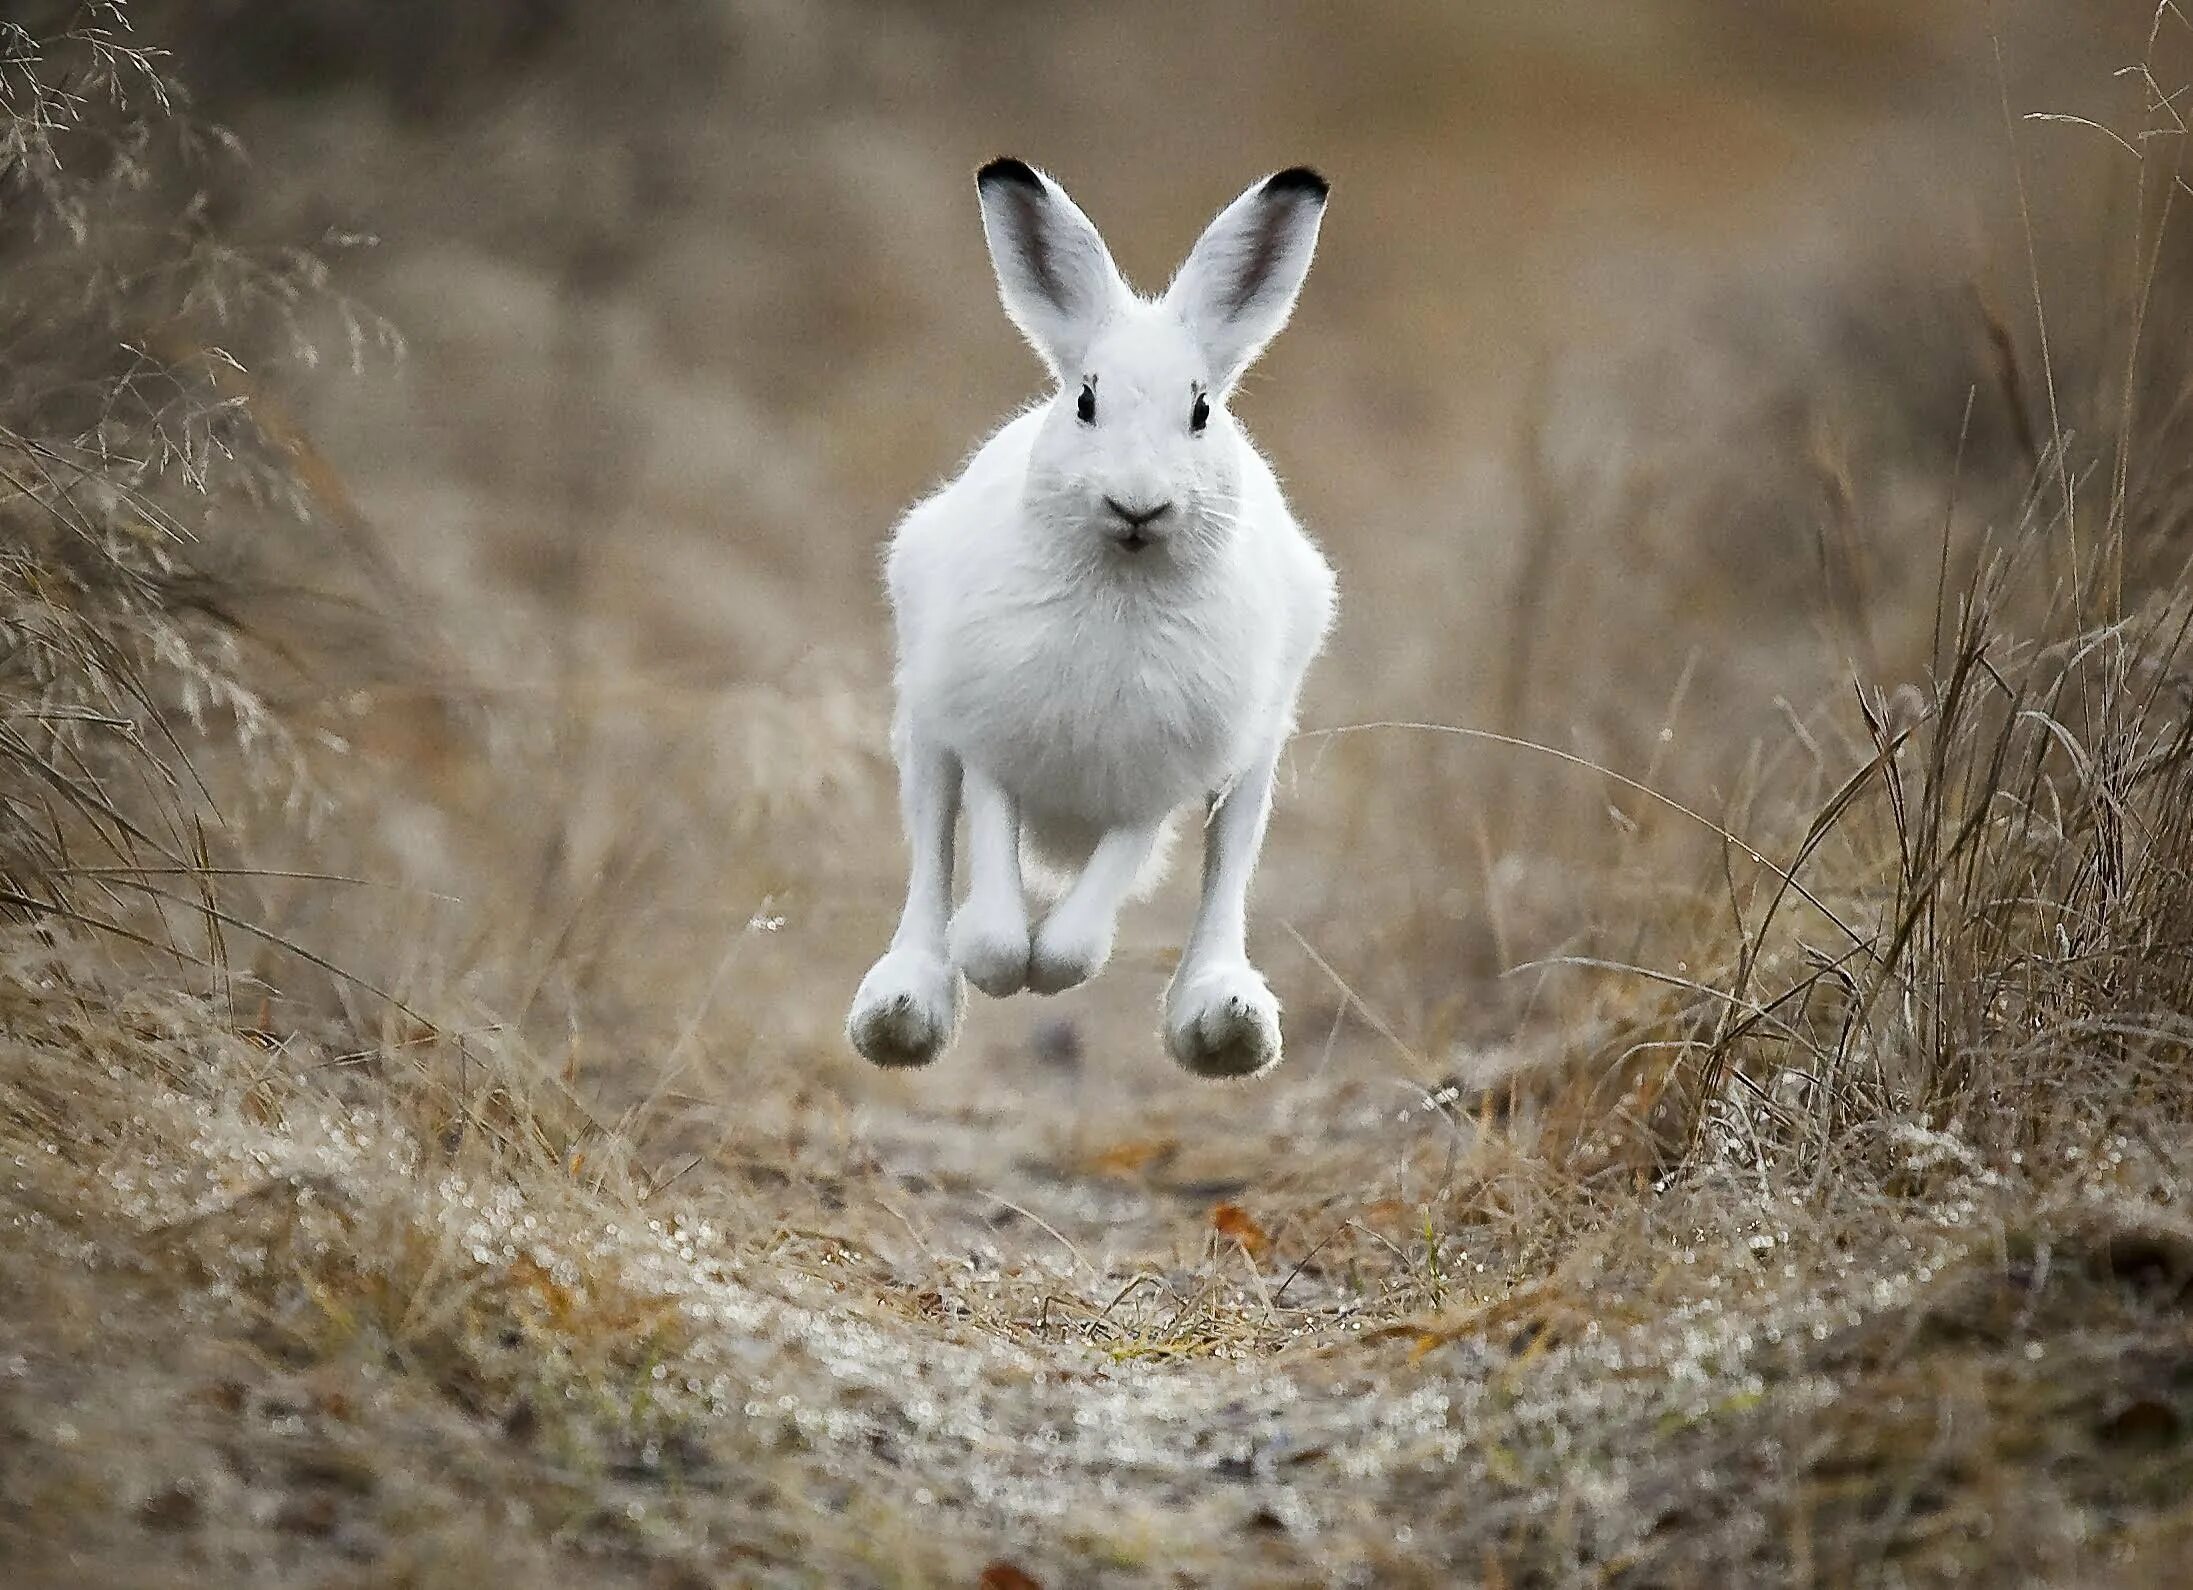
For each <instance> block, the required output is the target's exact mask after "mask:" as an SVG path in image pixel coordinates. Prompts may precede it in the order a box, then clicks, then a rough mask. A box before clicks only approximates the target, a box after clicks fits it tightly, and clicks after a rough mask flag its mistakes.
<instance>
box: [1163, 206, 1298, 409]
mask: <svg viewBox="0 0 2193 1590" xmlns="http://www.w3.org/2000/svg"><path fill="white" fill-rule="evenodd" d="M1330 191H1331V190H1330V188H1329V187H1328V185H1327V184H1326V181H1325V179H1324V178H1323V177H1321V176H1319V175H1318V174H1317V173H1316V172H1314V171H1312V170H1310V168H1309V167H1307V166H1292V167H1289V168H1288V169H1287V170H1285V171H1280V172H1275V173H1274V174H1273V175H1271V176H1268V177H1266V178H1265V179H1264V180H1263V181H1262V182H1259V183H1258V184H1256V186H1254V187H1252V188H1251V189H1249V191H1248V192H1246V193H1244V194H1243V195H1242V196H1241V197H1240V198H1238V199H1236V200H1234V202H1233V203H1231V204H1229V205H1227V206H1226V208H1225V209H1223V210H1221V211H1219V212H1218V219H1216V220H1215V221H1213V222H1212V223H1211V224H1210V226H1209V227H1208V228H1207V229H1206V230H1205V231H1204V234H1203V236H1202V237H1200V238H1198V239H1197V240H1196V246H1195V247H1194V248H1193V249H1192V250H1190V251H1189V254H1188V260H1187V263H1186V264H1184V265H1182V266H1181V267H1180V274H1179V275H1178V276H1175V277H1174V278H1173V285H1172V286H1171V287H1169V288H1167V289H1166V292H1165V302H1166V303H1167V304H1168V305H1170V306H1171V307H1172V308H1173V309H1174V310H1175V311H1176V312H1177V313H1178V314H1179V315H1180V318H1181V319H1182V320H1183V321H1185V322H1186V323H1187V326H1188V329H1189V331H1190V332H1192V333H1193V334H1194V335H1195V337H1196V338H1197V340H1198V341H1200V342H1201V343H1202V344H1203V352H1204V356H1205V357H1206V358H1207V359H1209V360H1210V363H1211V377H1212V379H1213V380H1214V381H1215V382H1216V383H1217V385H1218V387H1219V389H1220V390H1221V391H1224V390H1225V389H1226V388H1228V387H1231V386H1232V385H1233V384H1234V382H1235V381H1237V380H1239V379H1240V377H1241V372H1242V371H1244V370H1246V369H1248V367H1249V366H1250V364H1251V363H1253V362H1254V361H1255V359H1256V356H1257V355H1258V354H1260V353H1262V352H1263V351H1264V345H1265V344H1266V343H1268V342H1270V341H1271V340H1272V338H1274V337H1276V336H1277V335H1279V328H1280V327H1282V326H1284V325H1285V324H1286V323H1287V316H1288V315H1289V314H1291V313H1292V312H1293V311H1294V301H1295V295H1296V294H1297V293H1299V292H1300V291H1301V290H1302V278H1303V277H1304V276H1306V275H1307V274H1308V273H1309V269H1310V255H1311V254H1312V253H1313V252H1314V251H1315V250H1316V248H1317V224H1318V222H1319V221H1320V220H1322V219H1323V218H1324V215H1325V195H1326V194H1327V193H1328V192H1330Z"/></svg>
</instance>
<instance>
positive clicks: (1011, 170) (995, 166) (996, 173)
mask: <svg viewBox="0 0 2193 1590" xmlns="http://www.w3.org/2000/svg"><path fill="white" fill-rule="evenodd" d="M999 182H1014V183H1018V184H1019V185H1020V186H1021V187H1024V188H1040V187H1042V186H1043V179H1042V178H1041V177H1039V176H1037V175H1036V168H1035V167H1034V166H1031V165H1030V164H1028V162H1027V161H1025V160H1015V159H1014V158H1013V157H1012V156H1011V155H1000V156H998V158H997V159H995V160H993V161H991V162H990V163H989V164H988V165H986V166H984V167H983V168H982V169H981V170H980V171H978V172H976V173H975V186H976V187H978V188H987V187H989V186H991V185H992V184H993V183H999Z"/></svg>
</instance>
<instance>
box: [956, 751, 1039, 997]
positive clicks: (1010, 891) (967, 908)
mask: <svg viewBox="0 0 2193 1590" xmlns="http://www.w3.org/2000/svg"><path fill="white" fill-rule="evenodd" d="M961 776H962V779H963V780H964V783H963V786H962V787H963V790H964V793H965V795H966V801H967V899H966V900H965V902H964V903H962V904H961V906H960V908H959V910H958V911H957V912H955V913H954V914H953V917H952V930H951V937H950V947H951V952H952V964H953V965H954V966H957V967H958V968H959V969H960V970H961V971H962V972H964V973H966V975H967V981H969V982H970V983H973V984H974V985H975V986H976V987H977V988H979V989H981V990H982V991H983V992H984V993H985V994H988V995H989V996H990V997H991V998H993V999H1003V998H1005V997H1006V996H1007V995H1008V994H1017V993H1019V992H1020V991H1021V990H1022V989H1023V988H1026V987H1027V986H1028V897H1027V895H1026V893H1025V892H1024V891H1023V889H1022V887H1021V879H1020V803H1019V802H1018V801H1016V800H1014V799H1013V797H1012V796H1010V795H1008V794H1007V793H1006V792H1005V790H1004V788H1003V787H1002V786H1001V785H999V783H998V782H997V780H995V779H993V778H992V777H990V775H989V774H987V773H985V772H983V771H982V770H981V769H980V768H975V767H968V768H966V769H965V770H964V772H963V773H962V775H961Z"/></svg>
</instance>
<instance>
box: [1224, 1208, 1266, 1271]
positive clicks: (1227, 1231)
mask: <svg viewBox="0 0 2193 1590" xmlns="http://www.w3.org/2000/svg"><path fill="white" fill-rule="evenodd" d="M1211 1224H1212V1226H1213V1227H1215V1228H1216V1229H1217V1231H1218V1234H1219V1235H1220V1236H1222V1237H1232V1238H1233V1239H1234V1241H1236V1242H1238V1243H1240V1244H1241V1247H1242V1250H1243V1251H1244V1252H1245V1253H1247V1254H1248V1255H1249V1257H1250V1258H1252V1259H1261V1258H1263V1257H1264V1255H1265V1254H1267V1253H1269V1252H1271V1251H1272V1238H1271V1233H1270V1232H1268V1231H1266V1230H1265V1229H1264V1228H1263V1227H1262V1226H1260V1225H1258V1224H1257V1223H1256V1217H1255V1216H1253V1215H1251V1214H1250V1213H1249V1211H1248V1210H1246V1209H1244V1208H1242V1207H1241V1205H1239V1204H1220V1205H1219V1206H1218V1207H1217V1208H1216V1209H1213V1210H1212V1211H1211Z"/></svg>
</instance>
